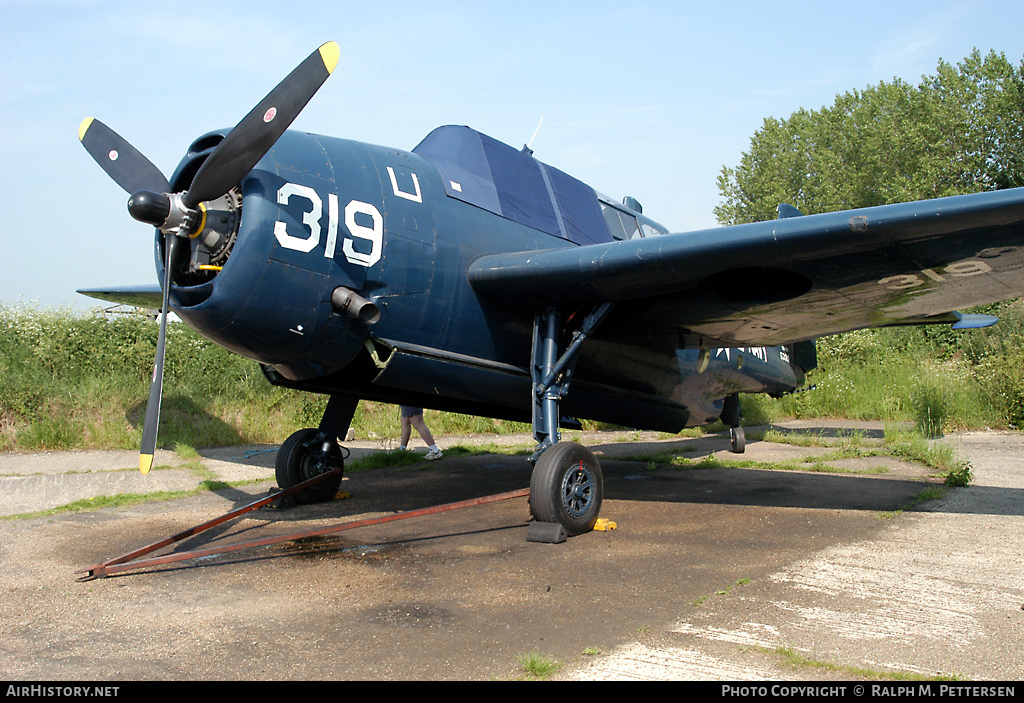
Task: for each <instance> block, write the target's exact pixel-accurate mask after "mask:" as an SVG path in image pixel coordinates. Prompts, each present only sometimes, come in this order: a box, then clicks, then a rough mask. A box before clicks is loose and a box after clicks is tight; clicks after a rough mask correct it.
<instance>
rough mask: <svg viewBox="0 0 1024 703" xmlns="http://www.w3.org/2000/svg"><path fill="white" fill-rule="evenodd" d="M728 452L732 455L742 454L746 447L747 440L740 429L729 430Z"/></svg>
mask: <svg viewBox="0 0 1024 703" xmlns="http://www.w3.org/2000/svg"><path fill="white" fill-rule="evenodd" d="M729 442H730V444H731V447H730V451H731V452H732V453H733V454H742V453H743V451H744V449H746V446H747V438H746V435H745V433H744V432H743V428H742V427H733V428H732V429H730V430H729Z"/></svg>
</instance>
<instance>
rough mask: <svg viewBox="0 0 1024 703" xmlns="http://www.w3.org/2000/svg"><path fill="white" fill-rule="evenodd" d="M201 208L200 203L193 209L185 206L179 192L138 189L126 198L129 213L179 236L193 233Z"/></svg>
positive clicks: (137, 218) (139, 219)
mask: <svg viewBox="0 0 1024 703" xmlns="http://www.w3.org/2000/svg"><path fill="white" fill-rule="evenodd" d="M202 210H203V208H202V204H201V203H200V205H199V208H198V209H195V210H193V209H191V208H187V207H185V204H184V203H183V202H182V196H181V194H180V193H156V192H154V191H152V190H140V191H136V192H135V193H132V195H131V197H130V198H128V214H129V215H131V216H132V217H134V218H135V219H136V220H138V221H139V222H145V223H146V224H150V225H153V226H154V227H156V228H157V229H159V230H160V231H161V232H164V233H170V232H173V233H175V234H177V235H178V236H181V237H186V236H189V235H191V234H193V232H194V230H195V225H196V223H197V222H199V221H200V219H201V218H202V215H203V212H202Z"/></svg>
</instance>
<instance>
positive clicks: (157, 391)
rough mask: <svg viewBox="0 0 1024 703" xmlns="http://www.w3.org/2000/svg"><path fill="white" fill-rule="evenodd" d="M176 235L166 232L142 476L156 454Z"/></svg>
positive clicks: (141, 466) (143, 434) (149, 467)
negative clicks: (158, 319)
mask: <svg viewBox="0 0 1024 703" xmlns="http://www.w3.org/2000/svg"><path fill="white" fill-rule="evenodd" d="M177 241H178V238H177V237H176V236H174V235H173V234H168V235H167V237H166V238H165V242H166V249H167V261H166V262H165V265H164V297H163V305H162V306H161V308H160V334H159V335H158V336H157V340H156V361H155V362H154V363H153V379H152V381H150V384H149V401H148V402H147V403H146V420H145V423H144V424H143V426H142V451H141V453H140V454H139V471H140V472H141V473H142V475H143V476H145V475H146V474H148V473H149V470H150V469H151V468H153V455H154V454H156V435H157V431H158V430H159V428H160V401H161V399H162V397H163V390H164V352H165V351H166V349H167V307H168V303H169V297H170V291H171V261H172V260H173V257H174V248H175V245H176V244H177Z"/></svg>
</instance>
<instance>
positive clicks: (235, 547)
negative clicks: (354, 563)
mask: <svg viewBox="0 0 1024 703" xmlns="http://www.w3.org/2000/svg"><path fill="white" fill-rule="evenodd" d="M340 471H341V469H333V470H331V471H327V472H325V473H323V474H321V475H320V476H315V477H314V478H311V479H309V480H307V481H303V482H302V483H299V484H296V485H295V486H292V487H291V488H289V489H287V490H283V491H281V492H279V493H274V494H272V495H270V496H268V497H266V498H261V499H260V500H257V501H255V502H253V503H249V504H248V505H245V506H243V507H241V508H237V509H236V510H232V511H231V512H229V513H225V514H224V515H221V516H220V517H218V518H215V519H213V520H210V521H208V522H204V523H202V524H200V525H196V526H195V527H190V528H189V529H187V530H184V531H182V532H179V533H177V534H175V535H172V536H170V537H166V538H164V539H162V540H160V541H159V542H154V543H152V544H150V545H147V546H145V547H141V548H140V549H136V550H134V551H132V552H128V553H127V554H123V555H121V556H119V557H116V558H114V559H110V560H108V561H105V562H103V563H101V564H94V565H93V566H89V567H86V568H84V569H79V570H78V571H76V572H75V573H76V574H83V575H82V576H80V577H79V578H78V579H77V580H78V581H91V580H93V579H97V578H105V577H107V576H110V575H111V574H116V573H119V572H122V571H132V570H135V569H145V568H147V567H150V566H161V565H163V564H171V563H174V562H178V561H187V560H190V559H199V558H201V557H207V556H212V555H214V554H224V553H227V552H236V551H239V550H242V549H252V548H253V547H264V546H266V545H269V544H277V543H278V542H290V541H294V540H299V539H305V538H307V537H318V536H321V535H329V534H333V533H335V532H343V531H344V530H353V529H355V528H357V527H368V526H370V525H380V524H382V523H385V522H394V521H395V520H406V519H409V518H414V517H420V516H422V515H433V514H435V513H444V512H448V511H449V510H458V509H459V508H470V507H473V506H475V505H484V504H486V503H496V502H498V501H502V500H510V499H512V498H525V497H527V496H529V495H530V489H529V488H521V489H519V490H517V491H508V492H506V493H496V494H494V495H489V496H482V497H480V498H470V499H469V500H462V501H458V502H456V503H445V504H443V505H435V506H432V507H429V508H420V509H418V510H407V511H405V512H401V513H395V514H393V515H385V516H383V517H376V518H367V519H363V520H350V521H348V522H343V523H340V524H337V525H331V526H329V527H320V528H314V529H311V530H304V531H302V532H292V533H289V534H286V535H276V536H274V537H264V538H263V539H254V540H249V541H247V542H237V543H234V544H225V545H221V546H219V547H210V548H207V549H197V550H194V551H189V552H174V553H171V554H165V555H163V556H157V557H151V558H149V559H139V557H142V556H145V555H146V554H150V553H151V552H155V551H156V550H158V549H161V548H163V547H166V546H168V545H171V544H174V543H175V542H180V541H181V540H183V539H185V538H187V537H192V536H193V535H197V534H199V533H200V532H204V531H206V530H208V529H210V528H211V527H216V526H217V525H220V524H223V523H225V522H227V521H228V520H233V519H234V518H237V517H240V516H241V515H244V514H245V513H248V512H251V511H253V510H256V509H258V508H261V507H263V506H264V505H269V504H270V503H273V502H274V501H277V500H280V499H281V498H285V497H287V496H289V495H291V494H292V493H295V492H296V491H300V490H302V489H303V488H306V487H308V486H311V485H313V484H315V483H318V482H320V481H323V480H324V479H327V478H329V477H331V476H333V475H335V474H337V473H338V472H340Z"/></svg>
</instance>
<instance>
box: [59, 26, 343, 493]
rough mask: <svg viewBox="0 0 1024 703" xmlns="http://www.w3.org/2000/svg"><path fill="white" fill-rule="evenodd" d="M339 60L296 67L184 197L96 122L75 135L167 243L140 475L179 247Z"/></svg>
mask: <svg viewBox="0 0 1024 703" xmlns="http://www.w3.org/2000/svg"><path fill="white" fill-rule="evenodd" d="M340 54H341V50H340V48H339V47H338V45H337V44H336V43H334V42H328V43H326V44H324V45H323V46H321V47H320V48H319V49H317V50H316V51H314V52H313V53H312V54H310V55H309V56H308V57H307V58H306V60H305V61H303V62H302V63H300V64H299V65H298V66H296V68H295V70H293V71H292V72H291V73H289V74H288V76H287V77H285V79H284V80H283V81H281V82H280V83H279V84H278V85H277V87H276V88H274V89H273V90H272V91H270V93H268V94H267V96H266V97H265V98H263V100H262V101H261V102H260V103H259V104H258V105H257V106H256V107H254V108H253V109H252V110H251V111H250V112H249V114H247V115H246V116H245V117H243V118H242V120H241V122H239V123H238V124H237V125H235V127H234V129H232V130H231V131H230V132H229V133H228V135H227V136H226V137H225V138H224V139H223V140H222V141H221V142H220V143H219V144H218V145H217V147H216V148H215V149H214V150H213V152H212V153H211V154H210V155H209V157H207V159H206V161H205V162H204V163H203V165H202V166H201V167H200V169H199V171H198V172H197V173H196V175H195V178H193V179H192V183H191V184H190V185H189V188H188V190H187V191H185V192H184V193H171V192H170V190H171V186H170V184H169V183H168V181H167V178H166V177H164V175H163V173H161V172H160V169H158V168H157V167H156V166H154V165H153V163H152V162H151V161H150V160H149V159H147V158H146V157H145V156H143V155H142V153H141V152H139V151H138V150H137V149H136V148H135V147H133V146H132V145H131V144H129V143H128V142H127V141H126V140H125V139H124V138H122V137H121V136H120V135H119V134H117V133H116V132H114V131H113V130H112V129H110V128H109V127H107V126H106V125H105V124H103V123H102V122H100V121H99V120H95V119H93V118H91V117H88V118H86V119H85V120H84V121H83V122H82V124H81V126H80V127H79V128H78V138H79V139H80V140H81V142H82V146H84V147H85V149H86V151H88V152H89V154H90V155H91V156H92V157H93V159H95V161H96V163H98V164H99V165H100V167H101V168H102V169H103V170H104V171H106V173H107V175H108V176H110V177H111V178H112V179H113V180H114V182H115V183H117V184H118V185H119V186H121V187H122V188H124V190H125V191H127V192H128V193H130V194H131V197H130V198H129V199H128V212H129V213H130V214H131V216H132V217H134V218H135V219H137V220H139V221H140V222H146V223H149V224H152V225H153V226H155V227H157V228H158V229H159V230H160V231H161V232H163V233H164V237H165V240H164V257H165V259H164V280H163V304H162V306H161V311H160V334H159V336H158V338H157V346H156V361H155V363H154V365H153V378H152V381H151V382H150V386H149V402H148V404H147V406H146V419H145V424H144V425H143V431H142V450H141V454H140V456H139V470H140V471H141V472H142V473H143V474H146V473H149V470H150V469H151V468H152V466H153V455H154V453H155V451H156V438H157V430H158V427H159V423H160V399H161V396H162V394H163V377H164V351H165V349H166V344H167V310H168V305H169V302H170V301H169V296H170V290H171V282H172V280H173V279H172V275H171V266H172V262H173V260H174V257H173V255H174V250H175V248H176V245H177V241H178V239H179V238H182V237H188V236H189V235H190V234H195V233H196V231H197V230H198V226H199V225H200V224H201V222H202V219H203V217H202V214H203V211H204V209H205V208H204V206H203V203H204V202H207V201H210V200H215V199H216V198H219V197H221V196H222V195H224V194H225V193H227V192H228V191H230V190H231V189H232V188H234V187H235V186H237V185H238V184H239V183H241V181H242V179H243V178H245V176H246V175H247V174H248V173H249V171H251V170H252V168H253V167H254V166H255V165H256V163H257V162H258V161H259V160H260V159H262V158H263V156H264V155H265V154H266V153H267V152H268V151H270V148H271V147H272V146H273V145H274V143H275V142H276V141H277V140H278V138H280V136H281V135H282V134H284V132H285V130H286V129H288V127H289V126H290V125H291V123H292V122H293V121H294V120H295V118H296V117H297V116H298V115H299V113H300V112H301V111H302V108H304V107H305V106H306V103H308V102H309V101H310V99H311V98H312V97H313V95H314V94H315V93H316V91H317V90H319V89H320V86H321V85H323V83H324V81H326V80H327V78H328V77H329V76H330V75H331V73H332V72H333V71H334V68H335V66H337V64H338V57H339V56H340Z"/></svg>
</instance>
